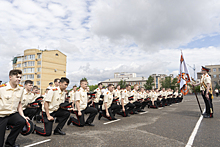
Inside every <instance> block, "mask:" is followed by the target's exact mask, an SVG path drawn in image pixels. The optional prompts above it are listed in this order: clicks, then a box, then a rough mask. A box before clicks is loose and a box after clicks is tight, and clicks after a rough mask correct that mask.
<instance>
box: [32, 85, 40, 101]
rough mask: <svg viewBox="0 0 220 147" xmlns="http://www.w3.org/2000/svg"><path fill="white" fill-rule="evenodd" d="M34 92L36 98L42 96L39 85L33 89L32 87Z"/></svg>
mask: <svg viewBox="0 0 220 147" xmlns="http://www.w3.org/2000/svg"><path fill="white" fill-rule="evenodd" d="M32 93H33V94H34V98H35V99H36V98H38V97H40V91H39V88H38V86H34V87H33V89H32Z"/></svg>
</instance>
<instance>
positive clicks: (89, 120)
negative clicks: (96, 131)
mask: <svg viewBox="0 0 220 147" xmlns="http://www.w3.org/2000/svg"><path fill="white" fill-rule="evenodd" d="M72 113H74V114H76V117H77V119H76V118H74V117H72V116H71V117H70V121H71V122H72V123H73V124H74V125H76V126H79V127H83V126H84V125H85V124H90V123H92V122H93V121H94V119H95V116H96V114H97V113H98V110H97V109H96V108H93V107H86V109H84V110H82V111H81V113H82V115H81V116H79V115H78V111H72ZM88 113H89V114H90V115H89V117H88V118H87V120H86V122H85V118H84V115H85V114H88Z"/></svg>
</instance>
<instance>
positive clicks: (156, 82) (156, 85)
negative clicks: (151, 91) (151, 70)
mask: <svg viewBox="0 0 220 147" xmlns="http://www.w3.org/2000/svg"><path fill="white" fill-rule="evenodd" d="M151 77H153V78H154V86H153V88H158V89H161V88H162V85H161V82H162V81H163V80H164V79H165V78H166V77H171V81H172V80H173V78H174V77H173V74H170V75H169V76H168V75H166V74H158V75H157V74H152V75H151Z"/></svg>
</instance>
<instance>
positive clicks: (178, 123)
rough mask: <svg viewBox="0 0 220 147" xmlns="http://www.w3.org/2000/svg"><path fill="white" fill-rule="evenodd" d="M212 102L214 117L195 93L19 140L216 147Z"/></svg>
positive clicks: (219, 113)
mask: <svg viewBox="0 0 220 147" xmlns="http://www.w3.org/2000/svg"><path fill="white" fill-rule="evenodd" d="M198 97H199V101H200V103H201V106H202V109H204V103H203V99H202V97H201V96H198ZM213 105H214V118H212V119H210V118H203V117H201V113H200V110H199V107H198V104H197V101H196V98H195V96H194V95H191V96H185V97H184V99H183V102H182V103H178V104H172V106H166V107H165V108H159V109H148V108H145V111H146V112H144V113H139V114H136V115H131V116H130V117H121V116H119V115H116V118H117V119H118V120H116V121H108V120H107V119H105V118H103V117H102V118H101V120H98V115H97V116H96V118H95V121H94V124H95V126H94V127H89V126H85V127H82V128H81V127H76V126H73V125H70V126H67V125H65V126H64V128H63V131H64V132H66V135H65V136H61V135H52V136H49V137H43V136H39V135H37V134H30V135H28V136H22V135H19V137H18V138H17V141H16V143H18V144H20V146H26V147H31V146H38V147H70V146H72V147H119V146H120V147H127V146H129V147H135V146H137V147H146V146H160V147H161V146H167V147H170V146H171V147H184V146H189V147H190V146H195V147H203V146H204V147H205V146H209V147H214V146H219V145H220V133H219V132H220V126H219V124H220V108H219V107H218V106H219V105H220V97H219V98H218V97H217V98H216V97H215V98H214V100H213ZM71 115H73V114H71ZM37 125H38V126H41V127H43V124H37ZM56 125H57V124H54V126H53V127H54V128H55V126H56ZM8 133H9V131H7V133H6V136H5V137H7V135H8Z"/></svg>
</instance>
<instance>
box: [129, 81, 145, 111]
mask: <svg viewBox="0 0 220 147" xmlns="http://www.w3.org/2000/svg"><path fill="white" fill-rule="evenodd" d="M138 88H139V86H138V84H135V85H134V89H133V90H132V91H131V95H133V96H134V102H133V104H134V105H135V112H133V113H134V114H137V112H145V111H144V110H141V105H142V104H141V103H142V101H141V99H140V98H139V93H138Z"/></svg>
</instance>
